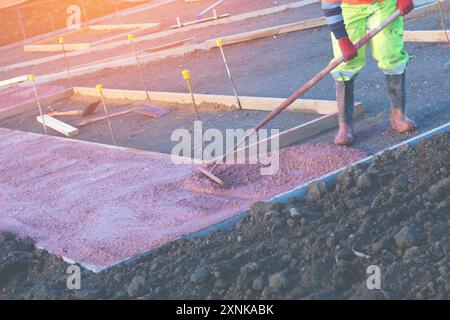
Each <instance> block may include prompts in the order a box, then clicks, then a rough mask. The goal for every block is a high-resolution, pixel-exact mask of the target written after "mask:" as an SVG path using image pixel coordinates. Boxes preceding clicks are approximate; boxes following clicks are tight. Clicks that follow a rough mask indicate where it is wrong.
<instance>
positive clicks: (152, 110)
mask: <svg viewBox="0 0 450 320" xmlns="http://www.w3.org/2000/svg"><path fill="white" fill-rule="evenodd" d="M133 112H136V113H139V114H142V115H144V116H147V117H151V118H161V117H163V116H165V115H166V114H168V113H170V111H169V110H166V109H163V108H160V107H157V106H153V105H151V104H148V103H147V104H143V105H141V106H139V107H136V108H134V109H133Z"/></svg>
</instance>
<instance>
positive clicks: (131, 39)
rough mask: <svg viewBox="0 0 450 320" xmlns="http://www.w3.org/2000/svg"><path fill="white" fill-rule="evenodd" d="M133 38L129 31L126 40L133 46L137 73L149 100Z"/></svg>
mask: <svg viewBox="0 0 450 320" xmlns="http://www.w3.org/2000/svg"><path fill="white" fill-rule="evenodd" d="M133 39H134V35H133V34H132V33H130V34H129V35H128V40H129V41H130V44H131V47H132V48H133V53H134V56H135V58H136V65H137V67H138V70H139V75H140V76H141V81H142V86H143V87H144V89H145V93H146V95H147V100H148V101H150V94H149V93H148V89H147V84H146V83H145V78H144V73H143V72H142V67H141V64H140V63H139V57H138V54H137V51H136V47H135V46H134V42H133Z"/></svg>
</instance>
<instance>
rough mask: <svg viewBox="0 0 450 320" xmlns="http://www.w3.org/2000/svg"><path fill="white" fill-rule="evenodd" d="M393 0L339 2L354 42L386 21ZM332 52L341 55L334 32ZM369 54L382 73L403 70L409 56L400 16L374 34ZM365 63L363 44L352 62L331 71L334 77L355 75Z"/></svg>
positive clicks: (336, 55) (346, 26)
mask: <svg viewBox="0 0 450 320" xmlns="http://www.w3.org/2000/svg"><path fill="white" fill-rule="evenodd" d="M396 3H397V1H396V0H384V1H383V2H378V1H376V0H375V1H374V3H373V4H346V3H343V4H342V6H341V7H342V15H343V17H344V22H345V28H346V30H347V33H348V36H349V38H350V40H351V41H352V42H353V43H356V42H357V41H359V40H360V39H361V38H363V37H364V36H365V35H366V30H367V28H369V29H373V28H374V27H375V26H377V25H379V24H380V23H381V22H383V21H384V20H386V19H387V18H388V17H389V16H390V15H391V14H392V13H394V11H395V10H396ZM331 37H332V41H333V52H334V56H335V57H339V56H341V54H342V53H341V49H340V48H339V43H338V42H337V40H336V38H335V37H334V35H333V34H332V35H331ZM370 45H371V49H372V56H373V57H374V59H375V60H376V61H377V62H378V67H379V68H380V69H381V70H383V72H384V73H385V74H388V75H397V74H402V73H404V72H405V68H406V65H407V63H408V60H409V55H408V53H407V52H406V50H405V48H404V40H403V17H399V18H397V19H395V20H394V21H393V22H392V23H391V24H390V25H388V26H387V27H386V28H385V29H384V30H382V31H381V32H380V33H379V34H377V35H376V36H375V37H374V38H373V39H372V41H371V43H370ZM365 64H366V46H363V47H361V48H360V49H359V50H358V56H357V57H356V58H354V59H353V60H351V61H348V62H344V63H342V64H341V65H339V66H338V67H337V68H336V69H335V70H334V71H333V72H332V74H333V77H334V78H335V79H336V80H339V81H344V80H349V79H351V78H353V77H355V76H356V75H357V74H358V73H359V71H361V69H362V68H363V67H364V65H365Z"/></svg>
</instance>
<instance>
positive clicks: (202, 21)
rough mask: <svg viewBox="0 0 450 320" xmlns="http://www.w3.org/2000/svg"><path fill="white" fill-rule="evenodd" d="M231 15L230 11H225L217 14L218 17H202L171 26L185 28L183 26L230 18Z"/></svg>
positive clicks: (172, 27)
mask: <svg viewBox="0 0 450 320" xmlns="http://www.w3.org/2000/svg"><path fill="white" fill-rule="evenodd" d="M229 16H230V15H229V14H228V13H225V14H221V15H220V16H217V18H216V17H209V18H204V19H200V20H194V21H189V22H185V23H181V26H178V25H173V26H170V29H180V28H183V27H189V26H192V25H196V24H200V23H205V22H211V21H215V20H219V19H224V18H228V17H229Z"/></svg>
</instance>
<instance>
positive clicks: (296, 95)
mask: <svg viewBox="0 0 450 320" xmlns="http://www.w3.org/2000/svg"><path fill="white" fill-rule="evenodd" d="M400 15H401V14H400V11H399V10H396V11H395V12H394V13H393V14H392V15H391V16H390V17H389V18H387V19H386V20H385V21H383V22H382V23H381V24H380V25H378V26H377V27H375V28H374V29H373V30H371V31H370V32H369V33H367V34H366V36H365V37H364V38H362V39H361V40H359V41H358V42H357V43H356V44H355V48H356V49H359V48H361V47H362V46H364V45H365V44H366V43H367V42H369V41H370V40H371V39H372V38H373V37H375V36H376V35H377V34H378V33H379V32H380V31H381V30H383V29H384V28H385V27H386V26H388V25H389V24H390V23H391V22H392V21H394V20H395V19H397V18H398V17H399V16H400ZM344 60H345V57H344V56H343V55H342V56H340V57H339V58H336V59H334V60H333V61H332V62H331V63H330V64H329V65H328V66H327V67H326V68H324V69H323V70H322V71H320V72H319V73H318V74H317V75H315V76H314V77H313V78H312V79H311V80H309V81H308V82H307V83H305V84H304V85H303V86H302V87H301V88H299V89H298V90H297V91H296V92H294V93H293V94H292V95H291V96H290V97H288V98H287V99H286V100H285V101H284V102H283V103H281V104H280V105H279V106H278V107H277V108H276V109H274V110H273V111H272V112H271V113H270V114H268V115H267V116H266V117H265V118H264V119H263V120H262V121H261V122H260V123H259V124H258V125H256V127H254V128H253V129H252V130H250V131H248V132H247V134H246V135H245V137H244V138H242V140H240V141H239V142H238V143H237V144H236V145H235V146H234V148H233V149H231V150H229V151H228V152H227V153H225V154H224V155H223V156H222V157H221V158H220V159H218V160H216V161H215V163H214V164H213V165H212V167H211V169H209V170H207V169H206V168H203V167H199V171H200V172H201V173H202V174H204V175H205V176H206V177H207V178H209V179H211V180H212V181H214V182H215V183H217V184H218V185H220V186H221V187H225V183H224V182H223V180H222V179H220V178H219V177H217V176H216V175H214V171H215V170H216V169H217V167H218V166H219V165H220V164H222V163H223V162H224V160H225V159H226V158H227V157H228V156H230V155H231V154H232V153H234V152H235V151H236V150H237V149H238V148H239V147H240V146H241V145H242V144H244V143H245V142H246V141H247V139H248V138H249V137H251V136H252V135H253V134H255V133H256V132H257V131H258V130H259V129H261V128H262V127H263V126H265V125H266V124H267V123H269V122H270V121H271V120H273V119H274V118H275V117H276V116H278V115H279V114H280V113H281V112H282V111H283V110H284V109H286V108H287V107H289V106H290V105H291V104H292V103H293V102H294V101H295V100H297V99H298V98H299V97H301V96H302V95H303V94H305V93H306V92H307V91H308V90H309V89H311V88H312V87H313V86H314V85H316V84H317V83H318V82H319V81H320V80H322V79H323V78H324V77H325V76H326V75H327V74H329V73H330V72H331V71H333V70H334V69H335V68H336V67H337V66H339V65H340V64H341V63H342V62H344Z"/></svg>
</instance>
